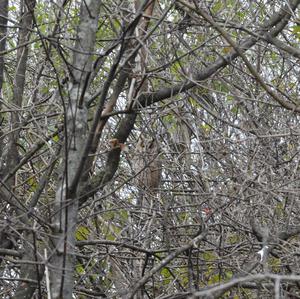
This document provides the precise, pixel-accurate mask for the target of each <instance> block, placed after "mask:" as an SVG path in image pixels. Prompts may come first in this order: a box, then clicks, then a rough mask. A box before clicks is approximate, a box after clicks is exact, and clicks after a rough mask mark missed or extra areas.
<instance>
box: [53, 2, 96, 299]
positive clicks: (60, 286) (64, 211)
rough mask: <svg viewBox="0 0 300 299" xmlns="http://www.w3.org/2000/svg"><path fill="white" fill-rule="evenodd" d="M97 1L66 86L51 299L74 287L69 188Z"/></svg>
mask: <svg viewBox="0 0 300 299" xmlns="http://www.w3.org/2000/svg"><path fill="white" fill-rule="evenodd" d="M100 5H101V1H98V0H91V1H83V2H82V5H81V10H80V23H79V26H78V30H77V40H76V44H75V50H76V51H74V56H73V64H72V74H71V75H72V76H71V82H70V85H69V105H68V107H67V111H66V115H65V117H66V124H67V128H66V136H65V151H64V152H63V154H62V156H61V161H62V162H63V163H62V164H63V165H62V167H61V171H60V177H59V182H58V189H57V192H56V198H55V203H54V206H53V219H52V221H53V222H52V227H53V235H52V245H53V252H52V257H51V259H50V262H51V267H50V280H51V285H50V288H51V295H52V298H53V299H56V298H64V299H68V298H72V293H73V284H74V276H73V275H74V265H75V260H74V248H75V230H76V223H77V213H78V200H77V190H78V189H79V188H77V186H75V188H71V189H72V190H71V189H70V186H73V185H74V184H73V181H74V179H75V177H76V173H77V171H78V167H79V166H80V161H81V158H82V155H83V152H84V148H85V145H86V141H87V109H86V105H85V104H86V97H85V90H86V88H87V85H88V81H89V74H90V72H91V71H92V60H91V53H92V51H93V49H94V44H95V36H96V31H97V26H98V18H99V11H100Z"/></svg>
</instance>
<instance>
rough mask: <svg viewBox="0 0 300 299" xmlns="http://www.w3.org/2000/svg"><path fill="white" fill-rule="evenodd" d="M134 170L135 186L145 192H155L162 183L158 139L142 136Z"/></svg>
mask: <svg viewBox="0 0 300 299" xmlns="http://www.w3.org/2000/svg"><path fill="white" fill-rule="evenodd" d="M133 170H134V173H135V175H136V177H135V182H134V183H135V185H136V186H137V187H138V188H140V189H142V190H145V191H148V192H154V191H155V189H157V188H158V187H159V185H160V181H161V172H162V168H161V160H160V158H159V145H158V142H157V140H156V139H154V138H147V137H144V136H142V135H141V136H140V137H139V139H138V142H137V146H136V150H135V157H134V159H133Z"/></svg>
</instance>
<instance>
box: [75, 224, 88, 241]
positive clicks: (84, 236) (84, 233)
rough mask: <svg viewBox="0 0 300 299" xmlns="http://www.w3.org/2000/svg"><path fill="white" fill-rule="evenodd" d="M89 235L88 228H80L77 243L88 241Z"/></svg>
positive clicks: (76, 235)
mask: <svg viewBox="0 0 300 299" xmlns="http://www.w3.org/2000/svg"><path fill="white" fill-rule="evenodd" d="M89 235H90V230H89V229H88V228H87V227H86V226H83V225H81V226H79V227H78V229H77V231H76V234H75V237H76V240H77V241H83V240H87V239H88V237H89Z"/></svg>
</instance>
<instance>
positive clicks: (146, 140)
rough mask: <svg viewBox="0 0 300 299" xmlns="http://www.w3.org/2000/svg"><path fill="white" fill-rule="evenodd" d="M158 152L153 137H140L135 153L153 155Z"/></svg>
mask: <svg viewBox="0 0 300 299" xmlns="http://www.w3.org/2000/svg"><path fill="white" fill-rule="evenodd" d="M157 150H158V144H157V141H156V140H155V139H154V138H153V137H144V136H142V135H141V136H140V137H139V139H138V142H137V145H136V151H137V152H138V153H149V154H153V153H154V152H155V151H157Z"/></svg>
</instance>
